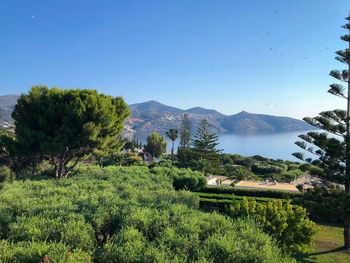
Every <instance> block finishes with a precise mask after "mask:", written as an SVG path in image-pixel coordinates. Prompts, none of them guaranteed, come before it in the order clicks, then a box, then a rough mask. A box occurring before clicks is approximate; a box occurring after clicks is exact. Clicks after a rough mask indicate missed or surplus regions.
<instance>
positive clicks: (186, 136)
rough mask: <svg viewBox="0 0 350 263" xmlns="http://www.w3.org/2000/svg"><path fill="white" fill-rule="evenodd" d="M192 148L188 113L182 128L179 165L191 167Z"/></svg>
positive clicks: (178, 151)
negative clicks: (190, 155)
mask: <svg viewBox="0 0 350 263" xmlns="http://www.w3.org/2000/svg"><path fill="white" fill-rule="evenodd" d="M190 148H191V129H190V121H189V119H188V115H187V113H185V114H184V115H183V117H182V122H181V128H180V143H179V148H178V150H177V156H178V160H179V163H178V166H180V167H189V154H190V153H189V152H190Z"/></svg>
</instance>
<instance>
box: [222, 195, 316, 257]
mask: <svg viewBox="0 0 350 263" xmlns="http://www.w3.org/2000/svg"><path fill="white" fill-rule="evenodd" d="M227 213H228V215H230V216H231V217H234V218H235V217H253V218H254V219H255V220H256V222H258V223H259V224H261V225H262V227H263V229H264V231H265V232H267V233H269V234H270V235H272V236H273V237H275V238H276V240H277V241H278V243H279V244H280V246H281V247H282V248H283V249H284V250H285V251H288V252H303V251H308V250H309V248H310V245H311V242H312V237H313V235H314V233H315V223H313V222H312V221H311V220H309V219H308V217H307V213H306V210H305V209H304V208H302V207H300V206H292V205H291V204H290V203H289V202H282V201H281V200H274V201H270V202H267V203H261V202H257V201H256V200H250V201H249V200H248V199H247V198H246V197H244V198H243V200H242V201H238V200H236V201H234V202H233V204H232V205H230V206H229V208H228V210H227Z"/></svg>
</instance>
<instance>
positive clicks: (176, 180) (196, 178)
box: [151, 167, 207, 191]
mask: <svg viewBox="0 0 350 263" xmlns="http://www.w3.org/2000/svg"><path fill="white" fill-rule="evenodd" d="M151 173H154V174H158V175H161V176H167V177H169V178H171V179H172V180H173V186H174V188H175V189H176V190H180V189H186V190H191V191H198V190H200V189H202V188H203V187H204V186H205V185H206V184H207V179H206V178H205V176H204V175H203V174H202V173H201V172H198V171H192V170H191V169H179V168H169V167H154V168H152V169H151Z"/></svg>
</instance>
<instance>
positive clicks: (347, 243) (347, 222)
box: [343, 181, 350, 249]
mask: <svg viewBox="0 0 350 263" xmlns="http://www.w3.org/2000/svg"><path fill="white" fill-rule="evenodd" d="M345 194H346V195H347V197H348V198H345V200H346V202H347V203H346V204H345V207H346V209H347V211H349V210H350V203H349V200H350V198H349V196H350V182H348V181H347V182H345ZM343 235H344V248H345V249H349V248H350V215H349V214H347V213H346V214H345V218H344V231H343Z"/></svg>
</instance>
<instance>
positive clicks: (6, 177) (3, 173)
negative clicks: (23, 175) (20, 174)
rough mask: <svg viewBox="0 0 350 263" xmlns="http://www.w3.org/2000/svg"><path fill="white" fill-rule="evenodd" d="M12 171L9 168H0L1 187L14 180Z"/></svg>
mask: <svg viewBox="0 0 350 263" xmlns="http://www.w3.org/2000/svg"><path fill="white" fill-rule="evenodd" d="M12 176H13V175H12V171H11V169H10V168H8V167H7V166H0V185H1V184H2V183H4V182H6V181H11V180H12Z"/></svg>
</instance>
